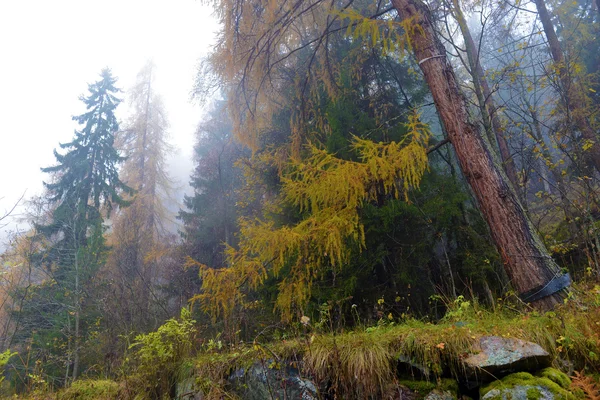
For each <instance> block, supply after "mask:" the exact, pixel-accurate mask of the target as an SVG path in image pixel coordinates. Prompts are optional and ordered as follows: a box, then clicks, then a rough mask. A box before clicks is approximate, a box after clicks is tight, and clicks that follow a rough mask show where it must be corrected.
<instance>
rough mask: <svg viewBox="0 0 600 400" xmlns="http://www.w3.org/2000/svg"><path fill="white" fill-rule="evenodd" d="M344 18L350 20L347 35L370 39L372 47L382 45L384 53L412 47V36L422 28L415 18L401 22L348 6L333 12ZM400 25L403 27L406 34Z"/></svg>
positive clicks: (403, 51) (401, 51)
mask: <svg viewBox="0 0 600 400" xmlns="http://www.w3.org/2000/svg"><path fill="white" fill-rule="evenodd" d="M331 13H332V14H334V15H335V16H337V17H339V18H340V19H343V20H348V28H347V29H346V36H352V37H355V38H357V39H370V42H369V44H370V45H371V46H372V47H376V46H378V45H379V46H381V50H382V52H383V55H388V54H392V53H399V54H400V55H403V54H405V52H407V51H410V50H411V48H412V42H411V37H413V36H414V34H415V33H416V31H418V30H422V28H421V26H420V25H419V24H417V23H416V22H415V19H414V18H407V19H404V20H402V21H400V22H397V21H394V20H393V19H374V18H369V17H365V16H363V15H362V14H361V13H359V12H357V11H355V10H353V9H350V8H346V9H344V10H334V11H332V12H331ZM398 27H400V28H402V30H403V31H404V34H402V32H401V30H400V29H398Z"/></svg>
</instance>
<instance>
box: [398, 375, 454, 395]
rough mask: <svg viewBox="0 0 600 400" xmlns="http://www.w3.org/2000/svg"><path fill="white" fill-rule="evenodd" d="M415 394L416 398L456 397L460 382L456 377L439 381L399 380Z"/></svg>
mask: <svg viewBox="0 0 600 400" xmlns="http://www.w3.org/2000/svg"><path fill="white" fill-rule="evenodd" d="M398 383H399V384H400V385H402V386H404V387H406V388H408V389H409V390H410V391H411V392H413V393H414V394H415V399H417V400H421V399H427V400H446V399H448V400H449V399H450V397H449V396H452V398H453V399H456V396H457V393H458V383H457V382H456V381H455V380H454V379H440V380H439V381H438V382H435V381H427V380H413V379H406V380H400V381H399V382H398Z"/></svg>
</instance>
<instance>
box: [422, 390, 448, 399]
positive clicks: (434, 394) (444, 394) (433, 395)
mask: <svg viewBox="0 0 600 400" xmlns="http://www.w3.org/2000/svg"><path fill="white" fill-rule="evenodd" d="M424 400H456V394H454V393H452V392H451V391H449V390H440V389H434V390H432V391H431V392H429V394H428V395H427V396H425V399H424Z"/></svg>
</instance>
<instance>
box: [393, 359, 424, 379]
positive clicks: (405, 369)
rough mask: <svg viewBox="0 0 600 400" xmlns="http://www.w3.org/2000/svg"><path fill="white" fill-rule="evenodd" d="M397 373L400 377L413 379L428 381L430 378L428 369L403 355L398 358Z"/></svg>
mask: <svg viewBox="0 0 600 400" xmlns="http://www.w3.org/2000/svg"><path fill="white" fill-rule="evenodd" d="M398 372H399V373H400V374H401V375H402V374H406V375H409V376H411V377H413V378H415V379H425V380H429V379H430V378H431V371H430V370H429V368H427V367H426V366H424V365H421V364H419V363H416V362H414V361H413V360H411V359H410V358H408V357H407V356H405V355H403V354H401V355H400V357H398Z"/></svg>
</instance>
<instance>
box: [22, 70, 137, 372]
mask: <svg viewBox="0 0 600 400" xmlns="http://www.w3.org/2000/svg"><path fill="white" fill-rule="evenodd" d="M115 82H116V79H115V78H114V77H113V76H112V73H111V71H110V70H109V69H104V70H102V72H101V74H100V80H98V81H97V82H95V83H92V84H90V85H88V91H89V94H88V95H87V96H81V98H80V99H81V101H82V102H83V103H84V104H85V106H86V109H87V111H86V112H85V113H83V114H81V115H78V116H75V117H73V120H74V121H76V122H77V123H78V124H79V125H80V126H81V128H80V129H79V130H76V131H75V137H74V139H73V140H72V141H71V142H68V143H64V144H60V147H61V149H64V150H66V152H65V153H64V154H61V153H59V152H57V151H56V150H55V151H54V155H55V157H56V160H57V164H56V165H55V166H51V167H47V168H42V171H43V172H46V173H50V174H51V176H52V178H53V179H52V181H51V182H50V183H44V185H45V187H46V191H47V201H48V202H49V204H50V206H51V207H52V212H51V218H50V221H49V222H48V223H37V224H36V229H37V232H38V236H39V238H40V240H42V239H43V240H44V241H45V242H46V243H47V244H46V245H45V246H44V249H43V250H42V251H40V252H39V253H38V254H37V255H36V261H37V262H38V264H40V265H44V266H45V267H46V269H47V271H48V273H49V275H50V278H49V279H47V280H45V281H44V282H42V283H41V284H39V285H38V286H37V288H36V289H35V292H36V293H35V295H33V296H32V299H33V300H31V301H29V303H28V304H26V305H24V306H23V308H22V309H21V310H19V312H20V313H23V314H24V315H28V317H29V318H34V319H35V318H42V319H43V320H45V321H46V322H44V323H40V325H39V326H38V329H37V334H34V341H35V344H36V345H37V346H40V347H42V348H43V347H45V346H47V344H44V342H43V339H44V335H50V336H51V337H56V338H59V337H61V336H62V338H61V339H62V341H66V344H65V345H66V347H67V351H66V353H67V360H66V371H65V373H64V377H65V380H69V379H77V377H78V376H79V370H80V354H81V351H82V347H81V346H82V339H83V338H84V332H85V331H86V328H87V327H86V326H85V325H84V324H85V323H86V321H85V320H84V318H85V317H86V316H87V317H89V315H85V313H86V312H91V310H92V308H90V307H91V306H90V304H91V303H93V299H92V298H91V295H90V293H89V292H88V289H89V288H90V287H91V285H92V282H91V279H92V277H93V276H94V275H95V273H96V272H97V270H98V268H99V266H100V265H101V264H102V263H103V262H104V258H105V256H106V250H107V247H106V245H105V241H104V237H103V233H104V225H103V222H104V215H106V216H109V215H110V212H111V210H112V208H113V205H115V204H116V205H120V206H125V205H127V202H126V201H125V200H124V199H123V197H122V193H132V192H133V190H132V189H131V188H129V187H128V186H127V185H125V184H124V183H123V182H122V181H121V180H120V179H119V175H118V170H117V165H118V164H119V163H121V162H122V161H123V160H124V159H123V157H121V156H120V155H119V153H118V152H117V150H116V149H115V147H114V142H115V133H116V132H117V131H118V129H119V126H118V123H117V119H116V117H115V114H114V112H115V109H116V108H117V106H118V105H119V103H120V100H119V99H118V98H117V96H116V95H117V93H118V92H119V90H118V89H117V88H116V87H115V86H114V85H115ZM35 299H37V300H38V301H39V302H38V303H37V304H35V301H36V300H35ZM44 303H46V304H44ZM84 307H88V308H87V309H84ZM56 322H57V323H58V325H57V324H55V323H56ZM60 325H62V326H60ZM23 333H24V332H21V335H23ZM36 337H40V338H41V340H40V342H37V340H36ZM47 343H48V344H50V343H51V342H50V341H49V342H47ZM52 345H56V343H52ZM50 351H51V350H50Z"/></svg>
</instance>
